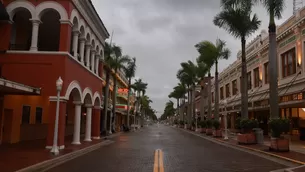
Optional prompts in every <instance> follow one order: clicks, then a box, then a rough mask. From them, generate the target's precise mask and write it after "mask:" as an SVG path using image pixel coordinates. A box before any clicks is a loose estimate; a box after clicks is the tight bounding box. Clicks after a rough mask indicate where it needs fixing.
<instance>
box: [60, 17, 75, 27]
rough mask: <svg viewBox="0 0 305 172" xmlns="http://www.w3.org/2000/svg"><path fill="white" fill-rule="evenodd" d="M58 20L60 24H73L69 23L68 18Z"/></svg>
mask: <svg viewBox="0 0 305 172" xmlns="http://www.w3.org/2000/svg"><path fill="white" fill-rule="evenodd" d="M59 22H60V24H68V25H70V26H73V24H72V23H71V21H70V20H61V19H60V20H59Z"/></svg>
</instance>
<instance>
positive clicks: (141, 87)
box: [132, 79, 148, 118]
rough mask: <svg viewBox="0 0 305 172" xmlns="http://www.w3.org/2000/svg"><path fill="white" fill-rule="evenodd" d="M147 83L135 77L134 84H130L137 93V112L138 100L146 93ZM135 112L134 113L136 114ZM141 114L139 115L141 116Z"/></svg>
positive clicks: (138, 107) (137, 107) (138, 108)
mask: <svg viewBox="0 0 305 172" xmlns="http://www.w3.org/2000/svg"><path fill="white" fill-rule="evenodd" d="M147 85H148V84H147V83H144V82H143V81H142V79H138V80H137V79H136V81H135V82H134V84H133V85H132V88H133V89H134V90H135V92H136V93H137V94H136V109H137V112H138V110H140V105H141V104H140V101H141V99H140V98H141V96H143V95H145V93H146V89H147ZM137 112H136V114H137ZM142 117H143V116H141V118H142Z"/></svg>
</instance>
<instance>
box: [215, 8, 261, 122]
mask: <svg viewBox="0 0 305 172" xmlns="http://www.w3.org/2000/svg"><path fill="white" fill-rule="evenodd" d="M251 12H252V11H251V8H250V5H244V6H239V7H235V8H233V7H231V6H228V7H226V8H225V9H224V10H223V11H221V12H220V13H219V14H217V15H216V16H215V18H214V24H215V25H216V26H218V27H220V28H223V29H225V30H226V31H228V32H229V33H230V34H231V35H233V36H234V37H236V38H240V39H241V50H242V58H241V59H242V70H241V78H242V79H241V80H242V84H241V99H242V108H241V114H242V117H243V118H248V89H247V62H246V38H247V37H248V36H250V35H251V34H253V33H254V32H255V31H256V30H257V29H258V28H259V26H260V24H261V21H259V20H258V18H257V16H256V14H254V15H253V16H252V17H251Z"/></svg>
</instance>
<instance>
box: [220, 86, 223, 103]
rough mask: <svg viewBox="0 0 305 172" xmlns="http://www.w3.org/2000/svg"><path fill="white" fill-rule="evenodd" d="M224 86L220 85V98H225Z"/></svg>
mask: <svg viewBox="0 0 305 172" xmlns="http://www.w3.org/2000/svg"><path fill="white" fill-rule="evenodd" d="M223 97H224V96H223V87H220V100H222V99H223Z"/></svg>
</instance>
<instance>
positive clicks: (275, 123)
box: [269, 118, 290, 152]
mask: <svg viewBox="0 0 305 172" xmlns="http://www.w3.org/2000/svg"><path fill="white" fill-rule="evenodd" d="M269 126H270V129H271V140H270V147H269V150H271V151H279V152H288V151H289V139H288V138H285V137H284V136H283V135H282V134H283V133H287V132H289V129H290V121H289V120H288V119H280V118H278V119H271V120H270V121H269Z"/></svg>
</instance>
